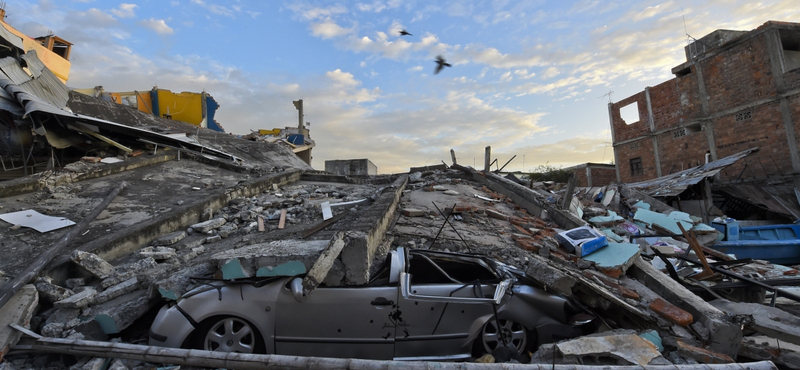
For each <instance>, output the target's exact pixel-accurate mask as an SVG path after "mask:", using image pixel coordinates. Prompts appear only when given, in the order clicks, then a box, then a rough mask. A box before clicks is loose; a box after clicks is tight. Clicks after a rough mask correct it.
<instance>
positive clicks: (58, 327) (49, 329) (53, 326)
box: [41, 322, 65, 338]
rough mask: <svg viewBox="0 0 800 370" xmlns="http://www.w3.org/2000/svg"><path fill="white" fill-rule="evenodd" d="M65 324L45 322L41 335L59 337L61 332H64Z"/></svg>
mask: <svg viewBox="0 0 800 370" xmlns="http://www.w3.org/2000/svg"><path fill="white" fill-rule="evenodd" d="M64 326H65V324H64V323H63V322H54V323H50V324H46V325H45V326H43V327H42V332H41V334H42V336H45V337H50V338H61V334H62V333H63V332H64Z"/></svg>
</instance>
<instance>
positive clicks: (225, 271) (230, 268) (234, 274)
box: [220, 260, 249, 280]
mask: <svg viewBox="0 0 800 370" xmlns="http://www.w3.org/2000/svg"><path fill="white" fill-rule="evenodd" d="M220 270H222V278H223V279H225V280H232V279H241V278H246V277H249V276H247V274H245V273H244V268H243V267H242V264H241V263H240V262H239V260H230V261H228V263H226V264H225V265H223V266H222V268H220Z"/></svg>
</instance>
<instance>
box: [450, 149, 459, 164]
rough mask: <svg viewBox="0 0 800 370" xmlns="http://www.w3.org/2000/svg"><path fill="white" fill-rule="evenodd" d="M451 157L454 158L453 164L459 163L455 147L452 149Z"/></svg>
mask: <svg viewBox="0 0 800 370" xmlns="http://www.w3.org/2000/svg"><path fill="white" fill-rule="evenodd" d="M450 158H451V159H452V160H453V164H458V162H457V161H456V151H455V150H453V149H450Z"/></svg>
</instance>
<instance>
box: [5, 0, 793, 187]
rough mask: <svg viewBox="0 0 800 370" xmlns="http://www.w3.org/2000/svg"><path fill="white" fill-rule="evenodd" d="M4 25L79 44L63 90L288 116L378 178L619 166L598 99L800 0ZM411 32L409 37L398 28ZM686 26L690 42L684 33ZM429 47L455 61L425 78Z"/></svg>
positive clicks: (248, 122) (152, 15)
mask: <svg viewBox="0 0 800 370" xmlns="http://www.w3.org/2000/svg"><path fill="white" fill-rule="evenodd" d="M5 9H6V15H7V16H6V22H7V23H9V24H11V25H12V26H14V27H15V28H17V29H19V30H20V31H22V32H24V33H26V34H27V35H29V36H33V37H36V36H43V35H46V34H48V33H49V32H53V33H54V34H56V35H57V36H59V37H61V38H63V39H65V40H67V41H69V42H71V43H73V44H74V45H73V47H72V52H71V57H70V60H71V62H72V67H71V71H70V77H69V80H68V81H67V85H68V86H69V87H71V88H91V87H94V86H98V85H100V86H103V87H104V88H105V90H106V91H109V92H113V91H132V90H139V91H147V90H150V89H151V88H153V87H154V86H158V87H159V88H162V89H168V90H172V91H174V92H180V91H192V92H200V91H206V92H208V93H209V94H210V95H211V96H213V97H214V99H215V100H216V101H217V102H218V103H220V108H219V109H218V110H217V113H216V120H217V122H219V123H220V124H221V125H222V126H223V127H224V128H225V130H226V131H227V132H230V133H233V134H240V135H241V134H247V133H249V132H251V130H258V129H272V128H282V127H287V126H294V127H296V126H297V110H296V109H295V107H294V106H293V104H292V101H293V100H297V99H303V101H304V111H305V112H304V113H305V121H307V122H311V123H310V127H309V128H310V129H311V133H310V137H311V138H312V139H314V141H315V142H316V145H317V146H316V147H315V148H314V149H313V151H312V155H313V160H312V166H313V167H314V168H315V169H319V170H322V169H324V167H325V164H324V162H325V160H333V159H359V158H368V159H369V160H371V161H372V162H373V163H374V164H375V165H376V166H377V167H378V173H381V174H386V173H399V172H407V171H408V169H409V167H416V166H423V165H434V164H440V163H441V162H442V161H444V162H446V163H448V164H449V163H450V162H451V159H450V149H453V150H454V151H455V153H456V156H457V160H458V163H459V164H462V165H468V166H474V167H476V168H483V156H484V148H485V147H486V146H491V147H492V149H491V151H492V157H493V158H496V159H497V160H498V163H499V164H500V166H502V165H503V164H505V163H506V162H507V161H508V160H510V159H511V158H512V157H513V156H515V155H516V158H515V159H514V160H513V161H512V162H511V163H510V164H508V166H507V167H506V170H507V171H532V170H536V169H537V168H538V169H541V168H542V167H541V166H550V167H555V168H559V167H561V168H566V167H569V166H572V165H577V164H581V163H586V162H594V163H612V162H613V160H614V155H613V149H612V146H611V133H610V128H609V119H608V103H609V102H610V101H611V102H615V101H619V100H622V99H624V98H626V97H628V96H631V95H633V94H636V93H638V92H640V91H642V90H644V88H645V87H647V86H655V85H657V84H659V83H662V82H665V81H667V80H669V79H671V78H673V77H674V76H672V75H671V73H670V69H671V68H672V67H674V66H677V65H679V64H681V63H683V62H685V61H686V58H685V54H684V51H683V48H684V46H686V45H687V43H688V42H689V41H690V40H691V38H696V39H699V38H701V37H702V36H705V35H706V34H708V33H710V32H712V31H714V30H715V29H730V30H751V29H754V28H757V27H758V26H760V25H761V24H763V23H764V22H766V21H768V20H778V21H790V22H791V21H794V22H798V21H800V1H797V0H777V1H753V0H745V1H740V0H708V1H703V0H692V1H677V0H674V1H639V0H637V1H598V0H580V1H545V0H534V1H506V0H497V1H468V0H464V1H452V2H445V1H397V0H388V1H384V0H377V1H363V2H361V1H339V2H334V1H306V0H292V1H278V0H272V1H244V0H226V1H222V0H218V1H215V0H174V1H169V0H157V1H156V0H144V1H143V0H126V1H100V0H58V1H50V0H41V1H13V2H6V8H5ZM400 30H407V31H408V32H409V33H411V35H410V36H401V35H400V33H399V31H400ZM687 35H688V36H687ZM437 56H442V57H443V58H444V59H446V60H447V62H448V63H450V64H451V65H452V67H446V68H444V70H442V71H441V72H440V73H438V74H434V67H435V65H436V63H435V62H434V60H435V59H436V57H437Z"/></svg>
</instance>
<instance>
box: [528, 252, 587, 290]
mask: <svg viewBox="0 0 800 370" xmlns="http://www.w3.org/2000/svg"><path fill="white" fill-rule="evenodd" d="M525 273H526V274H528V275H530V276H531V277H533V278H534V279H536V281H538V282H541V283H542V284H544V285H545V287H547V289H548V290H549V289H552V290H555V291H556V292H558V293H560V294H563V295H565V296H571V295H572V287H573V286H575V284H576V283H577V280H576V279H575V278H573V277H572V276H569V275H568V274H566V273H564V272H563V271H561V270H559V269H557V268H554V267H553V266H552V265H551V263H550V261H549V260H548V259H547V258H544V257H541V256H538V255H531V256H530V260H529V262H528V266H527V268H526V269H525Z"/></svg>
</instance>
